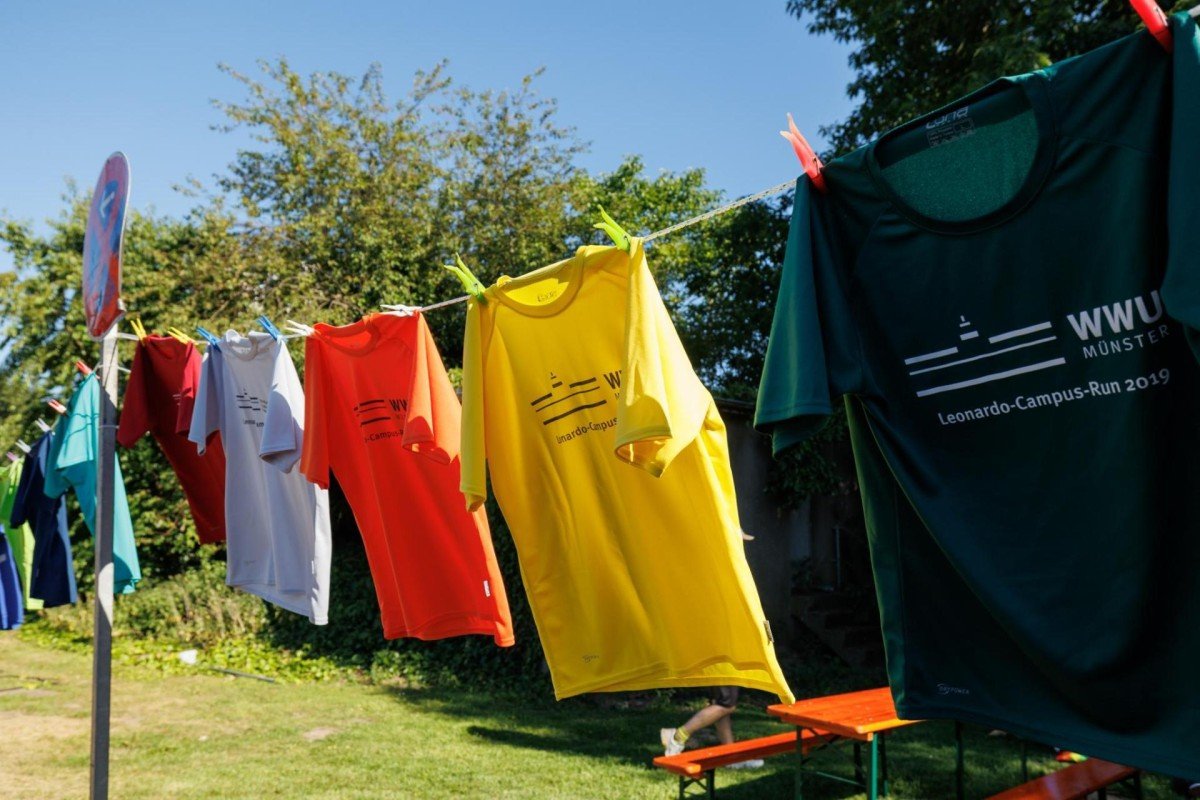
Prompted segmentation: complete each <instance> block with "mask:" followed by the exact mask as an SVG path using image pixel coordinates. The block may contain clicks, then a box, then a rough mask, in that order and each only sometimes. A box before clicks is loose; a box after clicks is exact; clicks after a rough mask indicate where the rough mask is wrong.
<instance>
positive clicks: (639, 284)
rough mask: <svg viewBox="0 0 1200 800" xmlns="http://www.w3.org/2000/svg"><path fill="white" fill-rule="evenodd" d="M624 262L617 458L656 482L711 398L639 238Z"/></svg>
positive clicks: (699, 422) (699, 421)
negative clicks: (626, 275)
mask: <svg viewBox="0 0 1200 800" xmlns="http://www.w3.org/2000/svg"><path fill="white" fill-rule="evenodd" d="M629 259H630V263H629V293H628V305H627V307H626V322H625V354H624V362H623V364H622V367H621V391H620V396H619V397H618V398H617V428H616V445H615V447H616V455H617V457H618V458H620V459H621V460H622V461H625V462H627V463H629V464H633V465H634V466H637V467H641V468H642V469H645V470H646V471H647V472H649V473H650V474H652V475H654V476H656V477H657V476H659V475H661V474H662V473H663V471H664V470H666V468H667V467H668V466H669V465H670V463H671V461H672V460H674V458H675V456H677V455H678V454H679V453H680V452H682V451H683V450H684V448H686V447H687V446H688V445H689V444H691V443H692V441H693V440H695V438H696V435H697V434H698V433H699V432H700V428H701V427H702V426H703V424H704V419H705V416H706V415H707V413H708V409H709V406H711V405H712V396H711V395H710V394H709V393H708V390H707V389H705V388H704V385H703V384H702V383H700V379H699V378H698V377H697V376H696V372H695V370H694V369H693V368H692V363H691V361H690V360H689V359H688V356H687V353H686V352H685V351H684V349H683V342H681V341H680V339H679V334H678V332H677V331H676V330H675V325H674V324H673V323H672V322H671V317H670V315H669V314H668V313H667V307H666V305H665V304H664V303H663V301H662V296H661V295H660V294H659V292H658V287H657V286H656V285H655V283H654V277H653V276H652V275H651V274H650V267H649V266H648V265H647V264H646V253H645V249H644V247H643V245H642V241H641V240H640V239H634V240H633V241H632V242H631V244H630V252H629Z"/></svg>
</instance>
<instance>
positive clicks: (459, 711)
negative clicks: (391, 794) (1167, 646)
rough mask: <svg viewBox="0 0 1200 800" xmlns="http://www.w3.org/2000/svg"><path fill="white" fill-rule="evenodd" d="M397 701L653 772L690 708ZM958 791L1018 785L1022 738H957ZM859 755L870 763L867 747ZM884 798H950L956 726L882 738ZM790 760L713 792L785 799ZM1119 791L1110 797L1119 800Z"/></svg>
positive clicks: (509, 740) (447, 697)
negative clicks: (960, 743) (669, 730)
mask: <svg viewBox="0 0 1200 800" xmlns="http://www.w3.org/2000/svg"><path fill="white" fill-rule="evenodd" d="M387 691H389V692H390V693H392V694H393V695H394V696H395V698H396V700H397V701H399V702H403V703H405V704H408V705H412V706H414V707H417V708H420V709H421V710H423V711H425V712H428V713H433V714H440V715H443V716H445V717H448V718H454V719H457V720H460V721H468V722H469V723H470V724H469V725H467V726H466V732H467V734H468V735H469V736H471V737H474V738H477V739H480V740H483V741H486V742H488V743H490V744H493V745H496V746H499V747H511V748H520V749H524V750H530V751H537V752H553V753H561V754H565V755H570V756H577V757H583V758H588V759H595V760H597V761H602V762H608V763H613V764H619V765H621V766H624V767H628V768H630V769H642V770H648V769H652V764H651V761H652V759H653V758H654V757H655V756H657V755H660V754H661V752H662V751H661V747H660V746H659V742H658V731H659V729H660V728H662V727H670V726H673V725H675V724H678V723H679V722H680V721H682V719H684V718H685V715H686V714H687V712H688V706H687V705H686V704H682V703H664V704H660V705H659V706H657V707H651V708H628V709H624V708H604V707H600V706H599V705H598V704H597V702H596V700H595V699H590V698H572V699H569V700H564V701H562V702H559V703H553V702H532V703H531V702H529V701H528V700H523V699H520V698H517V697H503V696H501V697H497V696H495V695H485V694H482V693H473V694H472V693H464V692H458V691H453V690H445V689H436V690H433V689H391V688H389V689H388V690H387ZM734 729H735V733H736V735H737V736H738V738H739V739H747V738H753V737H757V736H767V735H771V734H775V733H780V732H782V731H784V730H787V727H786V726H784V725H782V724H780V723H779V722H777V721H775V720H773V719H772V718H770V717H768V716H767V715H766V713H765V712H764V711H762V710H761V709H759V708H753V707H751V708H744V707H739V709H738V712H737V714H736V715H735V717H734ZM964 745H965V757H966V774H965V788H966V796H967V797H968V798H981V797H989V796H991V795H992V794H995V793H998V792H1000V791H1003V790H1005V789H1008V788H1011V787H1013V786H1016V785H1017V784H1019V783H1021V761H1020V753H1021V746H1020V742H1019V741H1018V740H1016V739H1013V738H1010V737H992V736H988V734H987V731H986V730H984V729H982V728H977V727H971V726H968V727H967V728H966V729H965V732H964ZM863 756H864V759H865V758H867V752H866V748H865V747H864V753H863ZM887 756H888V762H889V784H890V788H891V792H890V794H891V795H892V796H895V797H898V798H914V797H917V798H926V799H927V800H936V799H937V798H947V799H949V798H953V797H954V796H955V760H956V749H955V744H954V726H953V723H950V722H946V721H932V722H926V723H922V724H919V725H914V726H912V727H908V728H903V729H900V730H897V731H895V732H893V733H892V734H890V735H889V737H888V742H887ZM794 763H795V762H794V757H791V756H776V757H774V758H771V759H769V760H768V761H767V764H766V767H765V769H763V770H762V771H753V772H745V771H733V770H729V769H721V770H718V771H717V778H716V785H717V791H718V796H719V797H721V798H727V799H728V800H739V799H740V800H762V799H763V798H773V797H790V796H791V793H792V790H793V781H794V777H793V765H794ZM1029 766H1030V775H1031V777H1036V776H1039V775H1043V774H1046V773H1049V772H1052V771H1054V770H1056V769H1058V768H1059V765H1057V764H1055V762H1054V758H1053V752H1052V751H1051V750H1050V749H1049V748H1046V747H1041V746H1039V745H1034V744H1030V745H1029ZM810 767H812V768H815V769H820V770H822V771H824V772H831V773H834V774H836V775H840V776H842V777H845V778H850V777H852V776H853V774H854V761H853V748H852V746H851V743H850V742H848V741H842V742H839V743H838V744H836V745H835V746H833V747H831V748H829V749H827V750H825V751H822V752H820V753H818V754H816V755H815V757H814V758H813V759H812V760H811V761H810ZM662 779H663V789H664V793H663V796H664V798H665V797H669V796H674V793H675V787H676V780H677V779H676V777H675V776H673V775H670V774H667V773H663V775H662ZM805 788H806V789H807V790H809V791H808V792H806V794H808V795H809V796H811V797H813V798H818V799H821V798H832V799H833V800H838V799H840V798H848V797H861V796H862V792H861V790H856V789H855V788H854V787H852V786H848V785H846V784H842V783H838V782H836V781H830V780H827V779H824V778H821V777H819V776H814V775H809V776H807V777H806V778H805ZM1120 794H1121V793H1120V792H1117V793H1115V795H1110V796H1120ZM1170 797H1172V795H1171V794H1170V792H1169V791H1168V790H1167V788H1166V784H1165V782H1164V781H1163V780H1162V779H1160V778H1157V777H1148V779H1147V781H1146V798H1147V799H1148V800H1166V798H1170Z"/></svg>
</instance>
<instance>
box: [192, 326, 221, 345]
mask: <svg viewBox="0 0 1200 800" xmlns="http://www.w3.org/2000/svg"><path fill="white" fill-rule="evenodd" d="M196 333H198V334H200V338H201V339H203V340H204V341H206V342H208V346H209V347H216V346H217V345H219V344H220V343H221V340H220V339H218V338H217V337H216V336H213V334H212V331H210V330H209V329H208V328H201V327H200V326H196Z"/></svg>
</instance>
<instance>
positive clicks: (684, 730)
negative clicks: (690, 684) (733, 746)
mask: <svg viewBox="0 0 1200 800" xmlns="http://www.w3.org/2000/svg"><path fill="white" fill-rule="evenodd" d="M737 698H738V688H737V687H736V686H714V687H713V690H712V694H711V695H710V698H709V704H708V705H706V706H705V707H704V708H702V709H700V710H699V711H697V712H696V713H695V714H693V715H692V717H691V719H689V720H688V721H687V722H685V723H683V724H682V725H680V726H679V727H678V728H663V729H662V730H661V731H660V732H659V736H660V738H661V739H662V744H663V750H664V751H665V752H666V754H667V755H669V756H673V755H677V754H679V753H682V752H683V745H684V743H685V742H687V740H688V738H689V737H690V736H691V735H692V734H693V733H695V732H696V731H698V730H700V729H701V728H706V727H708V726H709V725H716V724H717V723H719V722H722V721H724V726H723V728H722V727H718V728H717V735H718V736H719V737H721V742H722V743H724V744H729V743H730V742H732V741H733V727H732V726H731V725H730V724H729V715H730V714H732V713H733V712H734V711H735V710H736V709H737ZM726 736H728V737H729V738H728V739H726V738H725V737H726Z"/></svg>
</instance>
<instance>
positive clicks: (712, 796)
mask: <svg viewBox="0 0 1200 800" xmlns="http://www.w3.org/2000/svg"><path fill="white" fill-rule="evenodd" d="M704 784H705V787H706V788H707V789H708V800H716V797H717V771H716V770H715V769H710V770H709V771H708V772H706V773H705V774H704Z"/></svg>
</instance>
